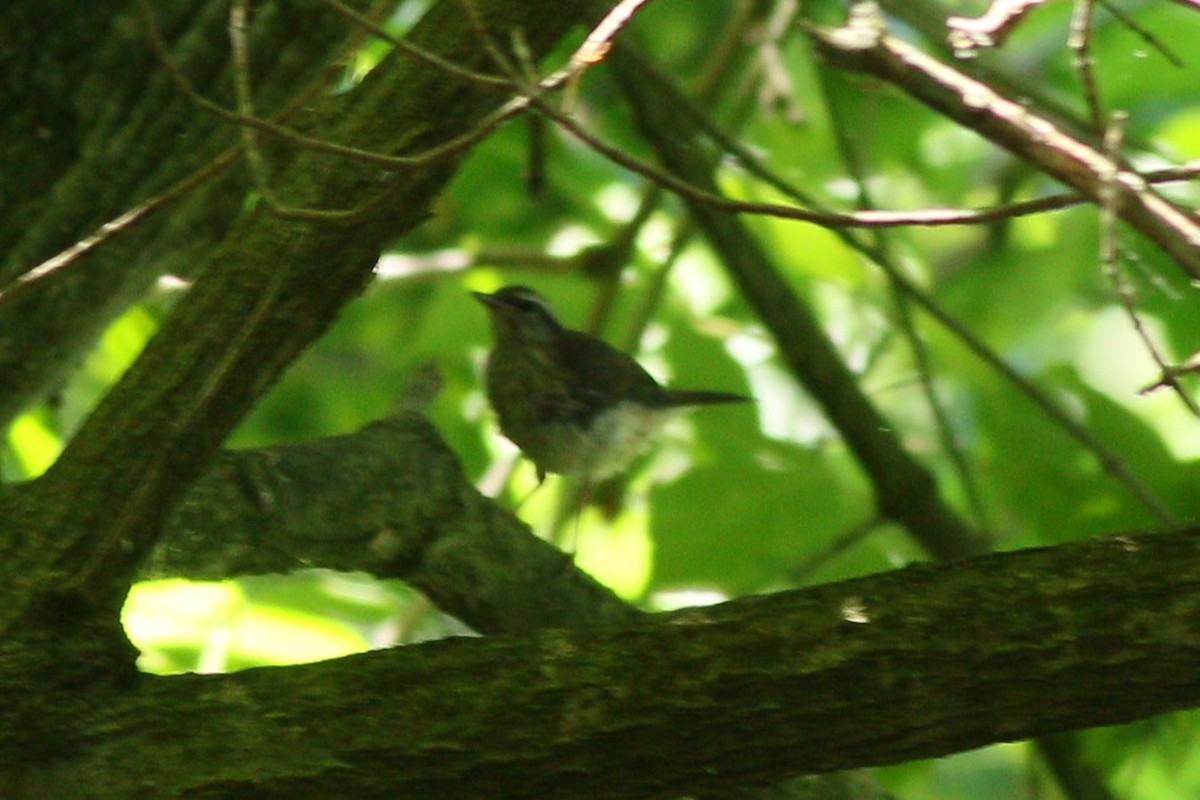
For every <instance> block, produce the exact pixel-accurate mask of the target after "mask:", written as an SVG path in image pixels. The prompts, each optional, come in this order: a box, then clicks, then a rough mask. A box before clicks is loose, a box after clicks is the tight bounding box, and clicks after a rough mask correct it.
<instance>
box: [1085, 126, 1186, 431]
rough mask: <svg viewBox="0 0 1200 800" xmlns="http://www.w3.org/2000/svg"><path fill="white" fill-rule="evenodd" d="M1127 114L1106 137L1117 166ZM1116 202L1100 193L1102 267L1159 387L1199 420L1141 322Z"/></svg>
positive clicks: (1107, 193)
mask: <svg viewBox="0 0 1200 800" xmlns="http://www.w3.org/2000/svg"><path fill="white" fill-rule="evenodd" d="M1125 121H1126V115H1125V113H1124V112H1120V111H1118V112H1114V113H1113V115H1112V121H1111V122H1110V123H1109V126H1108V130H1107V131H1105V134H1104V147H1105V149H1106V150H1107V151H1108V153H1109V158H1110V160H1112V162H1113V163H1114V164H1115V163H1117V161H1118V159H1119V158H1120V154H1121V141H1122V139H1123V137H1124V132H1125ZM1116 202H1117V193H1116V191H1115V190H1112V189H1104V190H1103V191H1102V193H1101V203H1100V264H1101V267H1102V269H1103V271H1104V274H1105V275H1106V276H1107V277H1108V279H1109V281H1110V282H1111V283H1112V286H1113V292H1114V293H1115V294H1116V296H1117V299H1118V300H1120V302H1121V307H1122V308H1123V309H1125V313H1126V314H1127V315H1128V316H1129V321H1130V323H1131V324H1132V325H1133V329H1134V331H1135V332H1136V333H1137V335H1138V338H1140V339H1141V340H1142V345H1143V346H1144V347H1145V348H1146V352H1147V353H1149V354H1150V357H1151V358H1152V359H1153V360H1154V363H1155V364H1156V365H1157V366H1158V369H1159V375H1160V376H1161V379H1160V385H1166V386H1170V387H1171V389H1172V390H1173V391H1174V392H1175V394H1177V395H1179V398H1180V399H1181V400H1182V401H1183V403H1184V405H1185V406H1187V408H1188V410H1189V411H1191V412H1192V414H1194V415H1195V416H1197V417H1200V406H1198V405H1197V404H1196V401H1195V400H1193V399H1192V396H1191V394H1190V393H1188V391H1187V388H1186V387H1184V386H1183V385H1182V384H1181V383H1180V382H1179V376H1178V373H1177V371H1176V370H1175V369H1174V368H1172V367H1171V366H1169V365H1168V364H1167V361H1166V359H1165V358H1164V357H1163V355H1162V352H1161V351H1160V350H1159V348H1158V345H1157V344H1155V342H1154V337H1153V336H1151V335H1150V331H1149V330H1147V328H1146V325H1145V323H1144V322H1143V321H1142V316H1141V314H1140V313H1139V312H1138V299H1137V293H1136V291H1135V290H1134V287H1133V285H1132V283H1130V282H1129V281H1128V280H1127V279H1126V278H1125V274H1124V272H1123V271H1122V270H1121V246H1120V243H1119V241H1118V239H1117V212H1116V209H1115V208H1114V207H1113V206H1114V204H1115V203H1116Z"/></svg>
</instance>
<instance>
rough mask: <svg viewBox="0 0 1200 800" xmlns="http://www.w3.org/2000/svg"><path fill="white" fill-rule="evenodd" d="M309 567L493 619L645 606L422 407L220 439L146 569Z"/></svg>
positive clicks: (565, 619)
mask: <svg viewBox="0 0 1200 800" xmlns="http://www.w3.org/2000/svg"><path fill="white" fill-rule="evenodd" d="M312 568H325V569H335V570H342V571H346V572H369V573H371V574H372V575H375V576H376V577H380V578H399V579H401V580H404V581H405V582H406V583H408V584H410V585H411V586H413V587H415V588H417V589H420V590H421V591H422V592H424V593H425V594H426V595H428V596H429V597H430V598H431V599H432V600H433V601H434V602H435V603H436V604H437V605H438V607H439V608H441V609H442V610H443V611H445V612H447V613H449V614H453V615H455V616H456V617H458V618H459V619H461V620H463V621H464V622H466V623H467V624H469V625H471V626H472V627H473V628H475V629H476V630H479V631H481V632H484V633H516V632H528V631H532V630H537V629H538V628H546V627H585V626H592V625H605V624H612V623H615V622H620V621H625V620H628V619H630V618H631V617H634V616H638V615H639V612H638V611H636V610H635V609H634V608H633V607H632V606H629V605H626V604H625V603H624V602H622V601H621V600H620V599H619V598H617V597H616V596H615V595H614V594H613V593H612V592H611V591H609V590H608V589H606V588H604V587H602V586H600V585H599V584H597V583H596V582H595V581H594V580H592V579H591V578H590V577H588V576H587V575H585V574H584V573H582V572H580V571H579V570H577V569H575V568H574V567H573V566H572V565H571V562H570V559H569V558H568V557H567V556H565V555H563V553H562V552H561V551H560V550H558V549H557V548H555V547H553V546H551V545H549V544H547V543H546V542H544V541H542V540H541V539H538V538H537V537H536V536H533V535H532V534H531V533H530V532H529V529H528V528H527V527H526V526H525V525H524V524H523V523H521V522H520V521H519V520H517V519H516V518H515V517H514V516H512V515H511V514H509V513H507V512H505V511H502V510H501V509H500V508H499V507H498V506H497V505H496V504H495V503H493V502H491V501H490V500H487V499H486V498H484V497H482V496H480V494H479V493H478V492H477V491H476V490H475V488H474V487H473V486H471V484H470V483H469V482H467V481H466V479H465V478H464V477H463V475H462V471H461V469H460V468H459V466H458V463H457V461H456V460H455V456H454V454H453V453H452V452H450V450H448V449H447V447H446V445H445V443H444V442H443V441H442V440H441V438H440V437H439V436H438V434H437V432H436V431H435V430H434V429H433V427H432V426H431V425H430V423H429V422H428V420H426V419H425V418H424V417H422V416H421V415H420V414H418V413H415V412H404V413H401V414H398V415H396V416H394V417H391V418H389V419H385V420H381V421H378V422H375V423H372V424H371V425H368V426H367V427H365V428H363V429H362V430H361V431H358V432H356V433H353V434H348V435H345V436H337V437H331V438H327V439H319V440H316V441H313V442H309V443H305V444H300V445H292V446H287V447H273V448H267V449H262V450H235V451H226V452H223V453H222V454H221V455H220V456H219V457H218V458H217V460H216V462H215V463H214V465H213V467H212V468H211V469H210V470H209V471H208V472H207V473H206V474H205V475H204V477H202V478H201V479H200V480H198V481H196V483H195V484H194V485H193V486H192V488H191V489H189V491H188V493H187V495H186V496H185V497H184V499H183V501H182V502H181V503H180V504H179V506H178V508H177V509H176V510H175V512H174V513H173V514H172V515H171V517H170V518H169V520H168V523H167V527H166V531H165V533H164V535H163V539H162V540H161V542H160V544H159V546H158V547H157V548H156V549H155V550H154V551H153V552H152V553H151V556H150V558H149V559H148V560H147V562H146V564H145V565H144V569H143V572H142V577H145V578H153V577H187V578H193V579H213V580H216V579H221V578H227V577H230V576H235V575H263V574H268V573H285V572H291V571H294V570H299V569H312Z"/></svg>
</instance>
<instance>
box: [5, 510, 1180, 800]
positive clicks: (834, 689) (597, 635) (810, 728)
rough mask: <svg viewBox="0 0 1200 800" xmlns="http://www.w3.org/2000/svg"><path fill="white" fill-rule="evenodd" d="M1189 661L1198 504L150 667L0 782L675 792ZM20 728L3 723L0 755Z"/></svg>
mask: <svg viewBox="0 0 1200 800" xmlns="http://www.w3.org/2000/svg"><path fill="white" fill-rule="evenodd" d="M1197 658H1200V527H1197V526H1192V527H1190V528H1189V529H1186V530H1179V531H1176V532H1173V533H1166V534H1157V535H1130V536H1118V537H1112V538H1105V539H1096V540H1089V541H1085V542H1079V543H1073V544H1069V545H1062V546H1059V547H1053V548H1041V549H1034V550H1025V551H1019V552H1015V553H1005V554H999V555H989V556H984V557H981V558H976V559H972V560H970V561H963V562H958V563H954V564H948V565H943V566H927V565H920V566H914V567H909V568H907V569H903V570H899V571H896V572H890V573H885V574H882V575H876V576H873V577H869V578H863V579H859V580H854V581H846V582H842V583H836V584H829V585H826V586H821V587H817V588H814V589H808V590H804V591H799V592H787V593H781V594H777V595H769V596H764V597H756V598H750V599H745V600H737V601H733V602H730V603H725V604H722V605H719V606H713V607H709V608H700V609H687V610H684V611H680V612H675V613H671V614H662V615H657V616H654V617H644V618H637V619H633V620H631V621H629V622H628V623H626V624H623V625H621V626H619V627H608V628H598V629H589V630H571V631H568V630H551V631H543V632H540V633H537V634H533V635H522V636H504V637H491V638H486V639H475V638H470V639H457V640H448V641H441V642H435V643H431V644H425V645H416V646H412V647H407V648H403V649H398V650H391V651H381V652H375V653H369V654H365V655H361V656H352V657H349V658H345V659H339V660H336V661H329V662H324V663H320V664H313V665H308V666H301V667H289V668H286V669H256V670H248V671H246V672H242V673H238V674H235V675H227V676H178V677H169V678H162V677H148V676H143V677H142V678H140V679H139V680H138V683H137V685H136V686H135V687H134V689H133V690H132V691H129V692H125V693H121V694H120V695H119V696H116V697H109V696H100V697H94V698H91V699H90V700H89V701H88V702H89V703H90V705H89V707H88V708H86V709H84V710H83V711H82V712H81V713H80V715H79V717H78V719H77V729H78V731H79V740H78V742H77V743H76V745H75V746H74V748H73V751H72V753H71V756H72V757H71V758H70V759H69V760H67V761H64V762H61V763H55V762H53V761H52V762H51V763H50V764H49V765H47V764H46V763H45V762H44V761H43V762H39V763H36V764H29V763H26V764H23V765H14V764H12V762H11V761H10V762H9V763H8V764H7V765H6V769H5V770H3V771H0V772H2V773H3V774H4V775H6V776H8V778H7V779H8V781H9V784H8V785H3V786H0V790H3V791H4V793H5V796H6V797H14V798H23V797H35V796H36V797H42V796H45V795H38V794H36V791H39V790H41V789H43V788H45V787H46V786H54V787H56V788H58V789H59V790H60V791H58V792H57V793H56V796H59V797H81V796H83V795H82V794H81V793H74V794H72V793H71V792H70V790H69V788H68V789H66V790H63V788H62V787H70V786H74V785H81V786H104V787H105V788H106V796H108V797H110V798H113V799H114V800H120V799H121V798H132V797H144V796H146V794H147V792H149V793H150V794H153V795H154V796H157V797H174V796H189V797H215V796H222V797H226V796H245V797H249V796H252V797H260V798H275V797H280V798H282V797H295V796H297V792H300V791H301V790H303V791H304V792H305V793H312V792H313V791H314V790H317V791H318V793H319V791H320V787H334V786H336V787H337V791H338V792H339V796H342V797H347V798H357V797H384V796H397V795H398V796H404V797H410V798H438V800H454V799H455V798H474V797H479V796H481V795H484V796H489V797H497V798H539V799H540V798H544V797H547V796H551V795H553V796H555V797H562V798H568V797H591V798H617V797H620V798H667V797H675V796H679V795H685V794H691V793H696V792H705V791H713V790H719V789H722V788H725V787H733V786H738V785H743V784H754V783H765V782H768V781H778V780H781V779H784V778H787V777H789V776H795V775H799V774H804V773H810V772H825V771H830V770H836V769H841V768H845V767H849V766H858V765H864V764H887V763H894V762H898V761H903V760H909V759H914V758H928V757H935V756H941V755H946V754H948V753H952V752H958V751H961V750H965V749H969V748H974V747H979V746H982V745H985V744H988V743H992V742H1003V741H1011V740H1014V739H1022V738H1027V737H1031V736H1036V735H1039V734H1045V733H1051V732H1055V731H1061V730H1067V729H1071V728H1078V727H1085V726H1088V727H1090V726H1095V725H1109V724H1117V723H1124V722H1130V721H1133V720H1137V719H1142V718H1145V717H1146V716H1149V715H1152V714H1158V713H1162V712H1165V711H1169V710H1172V709H1179V708H1186V707H1191V706H1195V705H1197V704H1200V677H1198V676H1197V675H1196V673H1195V670H1194V669H1192V666H1193V665H1194V664H1195V663H1196V660H1197ZM380 687H387V691H383V692H381V691H379V688H380ZM23 740H24V737H23V732H21V731H17V730H12V729H7V730H5V731H4V732H3V734H2V735H0V753H12V752H13V749H14V748H15V747H17V745H18V743H19V742H20V741H23ZM147 748H153V752H155V753H156V759H155V760H153V761H150V762H146V761H144V760H141V759H139V758H138V756H137V755H136V754H138V753H142V752H147ZM198 756H199V757H198ZM6 760H7V759H6ZM14 769H15V770H16V771H14ZM14 787H15V788H14Z"/></svg>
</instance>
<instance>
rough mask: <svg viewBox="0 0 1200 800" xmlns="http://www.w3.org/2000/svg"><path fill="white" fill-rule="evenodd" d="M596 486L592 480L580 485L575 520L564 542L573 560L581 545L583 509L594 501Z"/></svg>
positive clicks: (566, 551) (563, 545)
mask: <svg viewBox="0 0 1200 800" xmlns="http://www.w3.org/2000/svg"><path fill="white" fill-rule="evenodd" d="M594 488H595V487H594V486H593V484H592V482H591V481H590V480H585V481H584V482H583V483H581V484H580V485H579V491H578V492H577V493H576V502H575V504H574V506H575V513H574V517H575V521H574V522H572V523H571V531H570V535H569V536H567V537H565V538H564V539H563V543H562V551H563V552H564V553H566V554H567V555H569V556H571V559H572V560H574V558H575V550H576V548H577V547H578V546H579V524H580V520H581V519H582V518H583V510H584V509H585V508H587V507H588V504H589V503H591V502H592V490H593V489H594Z"/></svg>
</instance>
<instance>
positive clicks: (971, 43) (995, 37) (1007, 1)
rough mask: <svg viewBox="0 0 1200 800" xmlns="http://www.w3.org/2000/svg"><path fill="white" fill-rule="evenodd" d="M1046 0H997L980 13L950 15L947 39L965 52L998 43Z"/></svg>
mask: <svg viewBox="0 0 1200 800" xmlns="http://www.w3.org/2000/svg"><path fill="white" fill-rule="evenodd" d="M1044 2H1046V0H994V2H993V3H992V4H991V5H990V6H989V7H988V10H987V11H986V12H984V14H983V15H982V16H979V17H949V18H948V19H947V20H946V27H947V28H948V29H949V30H950V33H949V34H948V35H947V37H946V40H947V41H948V42H949V44H950V46H951V47H952V48H954V51H955V52H956V53H959V54H960V55H965V54H967V53H970V52H972V51H973V50H976V49H978V48H984V47H997V46H999V45H1000V44H1002V43H1003V42H1004V39H1005V38H1006V37H1007V36H1008V34H1009V33H1011V32H1012V30H1013V29H1014V28H1015V27H1016V26H1017V23H1019V22H1020V21H1021V20H1022V19H1024V17H1025V15H1026V14H1028V13H1029V12H1030V11H1032V10H1033V9H1035V8H1037V7H1038V6H1040V5H1042V4H1043V3H1044Z"/></svg>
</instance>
